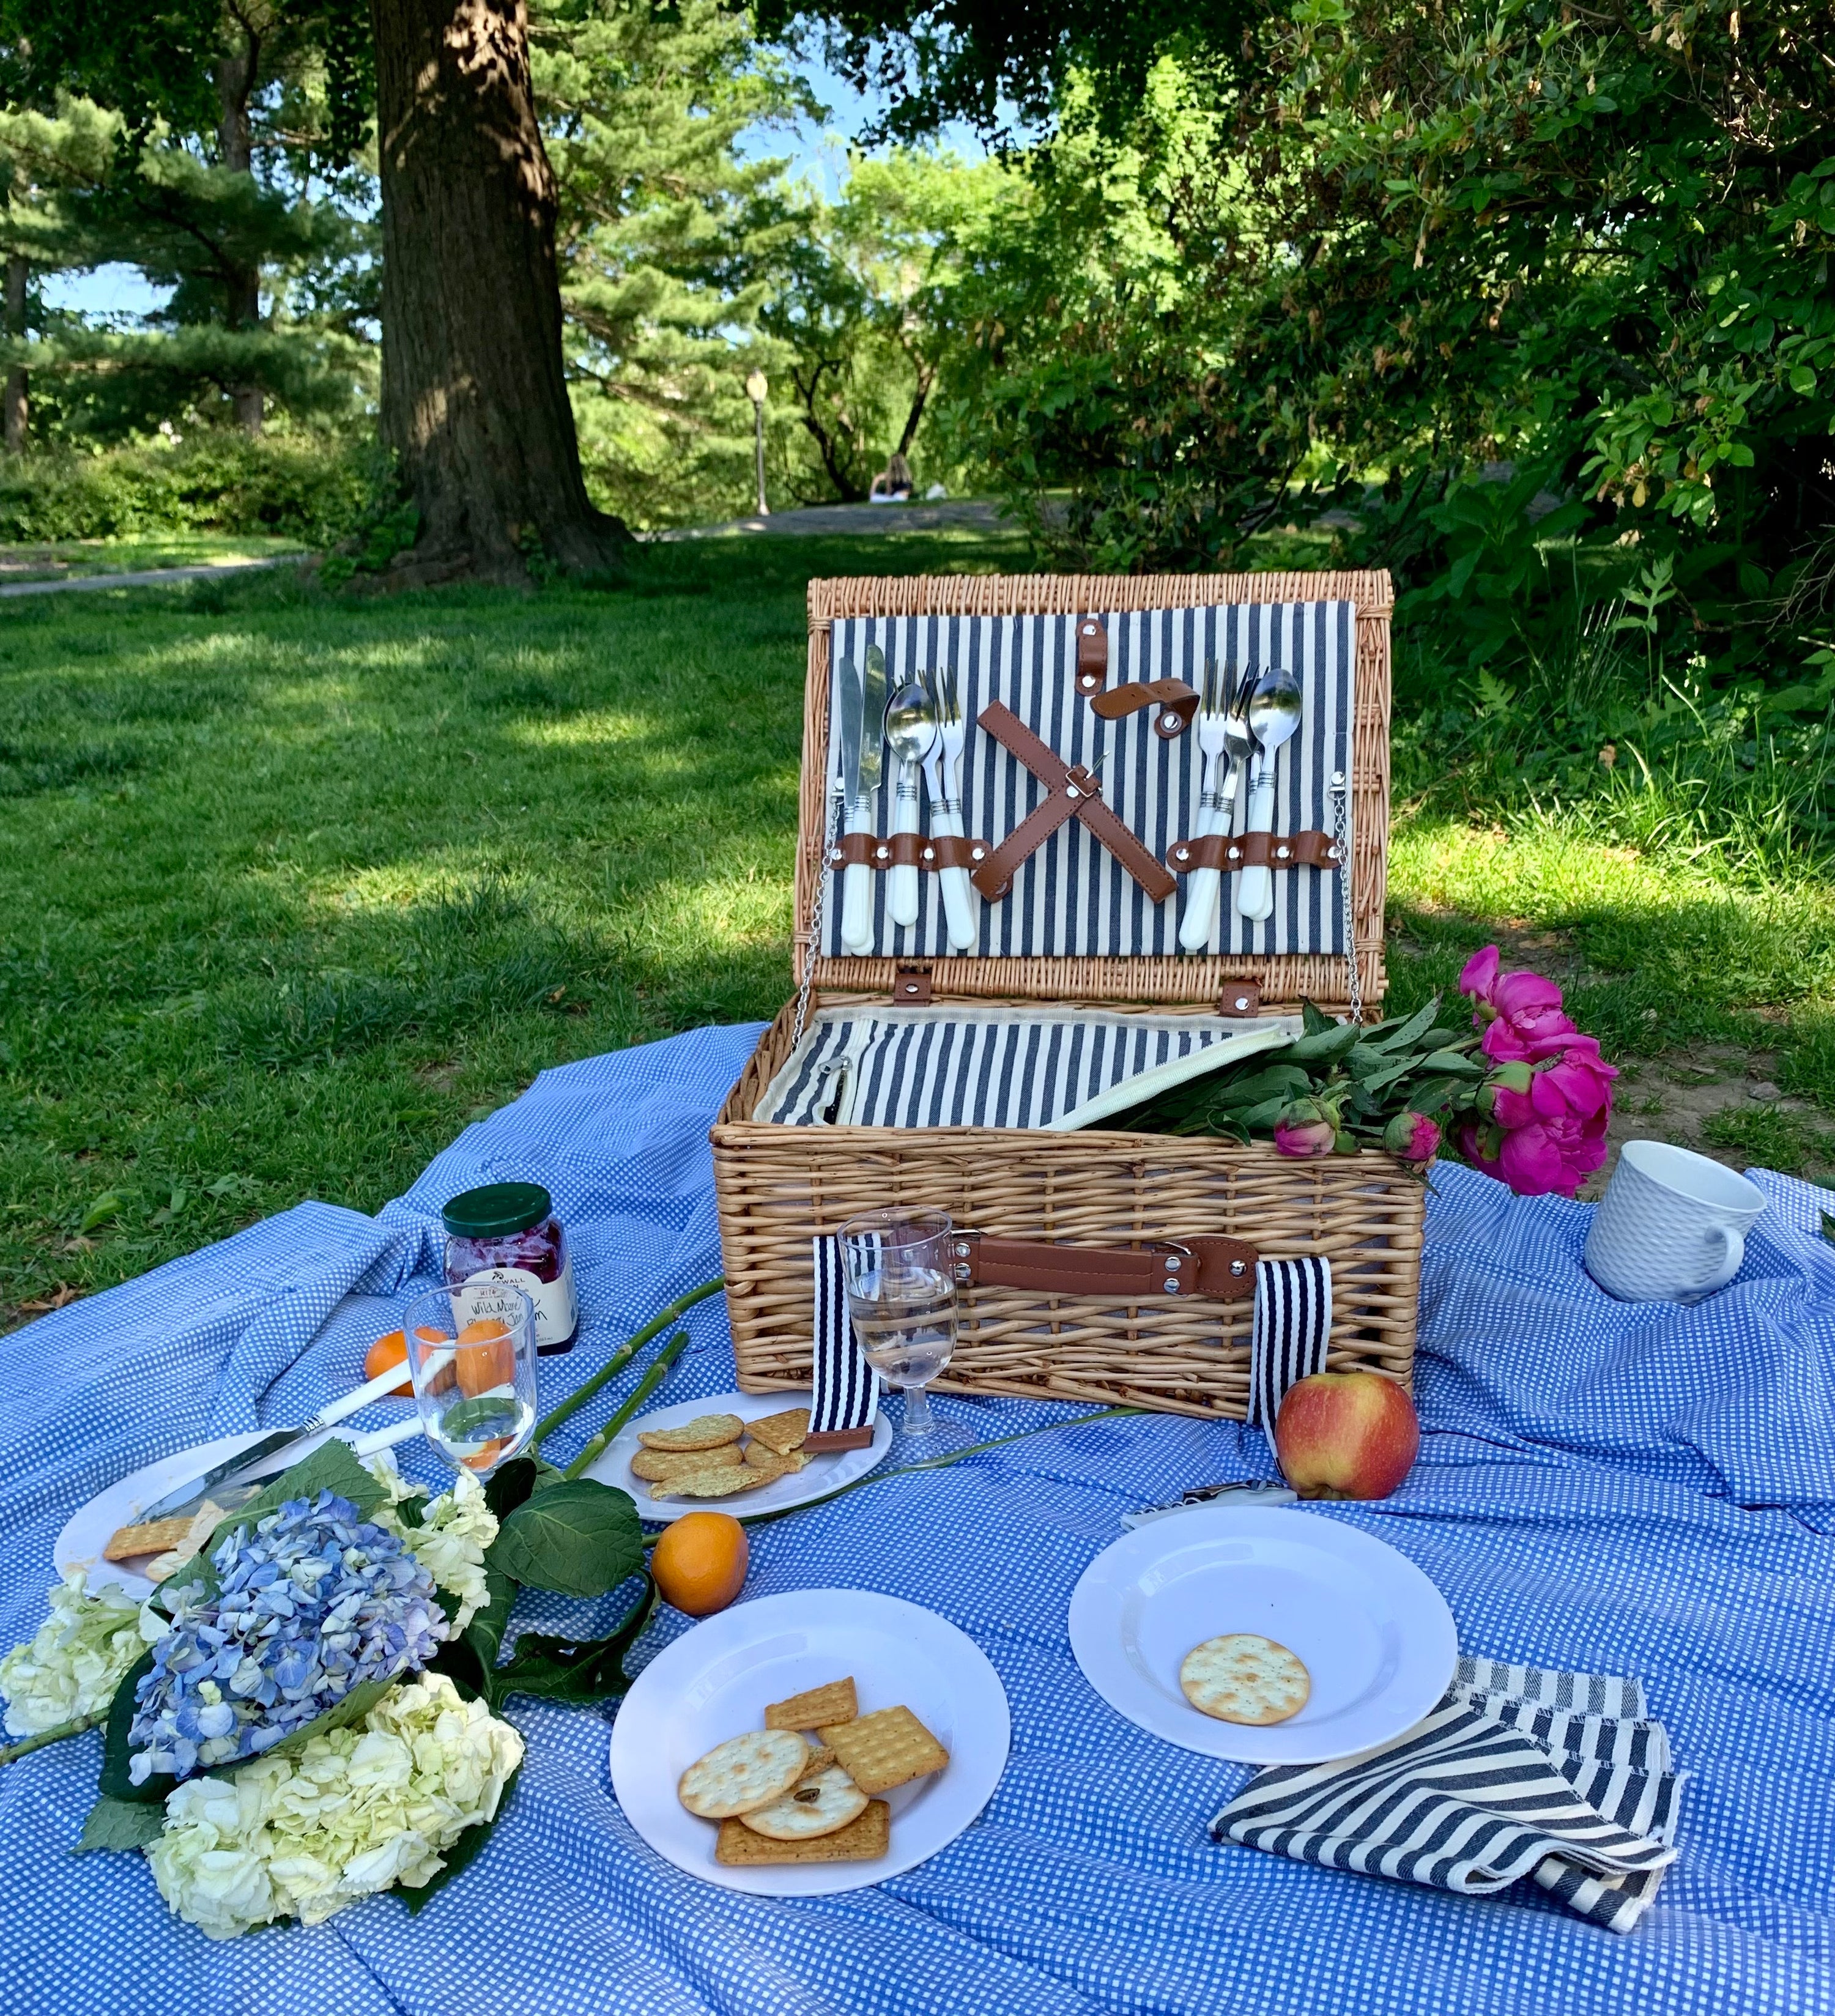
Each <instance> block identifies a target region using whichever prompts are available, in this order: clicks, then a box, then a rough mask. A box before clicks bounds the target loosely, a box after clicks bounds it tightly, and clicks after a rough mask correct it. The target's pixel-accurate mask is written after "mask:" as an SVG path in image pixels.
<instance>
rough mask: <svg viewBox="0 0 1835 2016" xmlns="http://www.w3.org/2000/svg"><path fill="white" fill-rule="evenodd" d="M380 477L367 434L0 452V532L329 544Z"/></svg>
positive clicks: (358, 514) (214, 437)
mask: <svg viewBox="0 0 1835 2016" xmlns="http://www.w3.org/2000/svg"><path fill="white" fill-rule="evenodd" d="M387 481H388V470H387V463H386V459H385V458H384V457H383V453H382V451H381V450H380V448H378V447H377V446H376V445H375V444H374V443H373V442H372V441H368V440H362V439H354V440H353V439H350V438H347V437H313V436H309V435H295V436H291V437H290V436H286V435H280V436H277V437H269V438H265V439H260V440H251V439H250V437H248V436H247V435H246V434H232V433H228V432H227V431H225V432H221V433H210V434H192V435H189V436H188V437H186V439H185V441H182V442H181V443H180V444H179V445H177V446H175V447H173V448H115V449H111V450H110V451H109V452H107V453H106V454H103V455H61V454H39V455H23V456H8V457H6V458H5V459H4V460H0V542H9V543H20V544H38V543H41V542H49V541H52V540H59V539H118V538H149V537H157V536H159V535H162V534H166V533H172V532H225V533H231V534H235V535H240V536H243V537H246V536H250V535H261V534H269V535H275V536H277V537H282V538H296V539H299V540H301V541H302V542H304V543H305V544H306V545H311V546H314V547H318V548H324V547H327V546H329V545H333V544H335V543H336V541H337V540H339V539H340V538H343V537H344V535H345V534H347V532H348V531H351V528H352V527H354V525H355V524H357V523H358V520H359V519H360V518H362V516H363V514H364V513H365V510H366V509H367V508H368V507H369V505H370V503H371V501H372V498H373V497H374V495H376V491H378V489H379V488H381V487H383V485H384V484H385V483H386V482H387Z"/></svg>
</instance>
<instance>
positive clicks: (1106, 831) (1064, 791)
mask: <svg viewBox="0 0 1835 2016" xmlns="http://www.w3.org/2000/svg"><path fill="white" fill-rule="evenodd" d="M981 725H982V726H983V727H984V729H987V731H988V733H989V734H990V735H991V736H993V737H994V739H995V741H996V742H998V743H999V744H1000V746H1001V747H1002V748H1003V749H1004V750H1006V751H1007V753H1008V754H1009V755H1011V756H1014V757H1016V758H1018V759H1019V761H1020V762H1022V763H1024V765H1025V766H1026V768H1027V769H1028V770H1030V771H1031V772H1032V774H1033V776H1035V777H1036V778H1037V779H1038V781H1039V782H1040V783H1042V784H1044V785H1045V786H1047V787H1049V796H1048V797H1046V798H1045V799H1044V800H1043V801H1042V802H1041V803H1040V804H1039V805H1037V806H1035V807H1034V809H1033V810H1032V812H1031V814H1030V815H1028V816H1027V818H1026V819H1024V820H1022V821H1021V823H1020V824H1019V825H1018V826H1016V827H1015V828H1014V829H1013V831H1012V832H1011V833H1009V834H1008V835H1007V837H1006V839H1005V840H1003V841H1002V842H1001V844H999V846H998V847H997V848H995V850H994V851H993V852H992V853H991V855H989V856H988V859H986V860H985V861H984V862H982V863H981V865H980V866H979V867H978V868H974V869H970V873H969V880H970V881H971V882H973V884H974V885H975V887H977V889H979V890H980V892H981V894H982V895H983V896H984V897H985V898H987V899H988V902H991V903H992V902H998V901H999V899H1000V898H1002V896H1004V895H1006V893H1007V891H1009V889H1010V888H1011V887H1013V876H1014V873H1015V872H1016V870H1017V869H1018V868H1019V866H1020V863H1021V862H1023V861H1024V860H1025V859H1027V856H1028V855H1030V854H1031V852H1032V851H1033V850H1034V848H1038V847H1040V846H1042V844H1044V843H1045V841H1047V840H1048V839H1049V837H1051V835H1052V834H1053V833H1056V831H1057V830H1058V828H1059V827H1060V826H1062V825H1063V823H1064V822H1065V820H1066V819H1071V818H1076V819H1081V820H1082V822H1083V823H1084V824H1085V826H1087V827H1088V829H1089V830H1090V831H1091V833H1093V834H1094V835H1095V836H1096V838H1097V839H1098V840H1099V841H1101V842H1102V844H1103V846H1104V847H1106V848H1107V849H1108V850H1109V851H1110V853H1111V854H1112V855H1114V857H1115V859H1117V861H1119V862H1121V866H1123V867H1124V868H1125V869H1127V870H1128V873H1129V874H1130V875H1132V877H1134V879H1135V881H1137V882H1138V883H1139V884H1140V886H1141V887H1142V888H1143V889H1144V890H1146V892H1147V894H1148V895H1150V897H1152V898H1153V901H1154V902H1156V903H1164V902H1165V900H1166V898H1168V896H1170V895H1171V894H1172V892H1173V891H1175V889H1176V888H1177V887H1178V883H1177V882H1175V880H1173V878H1172V877H1171V876H1170V875H1168V873H1167V872H1166V870H1165V869H1164V868H1162V867H1161V866H1160V864H1159V862H1157V861H1156V860H1155V859H1153V856H1152V855H1150V853H1148V851H1147V850H1146V848H1144V847H1142V845H1141V844H1140V842H1139V841H1138V840H1136V839H1135V837H1134V835H1133V834H1132V833H1130V832H1129V831H1128V829H1127V827H1126V826H1124V825H1123V824H1122V823H1121V820H1120V819H1117V817H1116V815H1115V814H1114V812H1112V811H1110V808H1109V807H1108V806H1107V805H1104V804H1103V799H1102V794H1101V790H1100V787H1099V786H1098V784H1097V783H1096V779H1095V777H1094V776H1092V774H1091V773H1090V772H1088V770H1086V769H1084V768H1083V767H1082V765H1078V766H1077V767H1076V768H1075V769H1073V768H1072V767H1071V766H1070V764H1068V763H1067V762H1066V761H1064V759H1063V757H1061V756H1060V755H1059V754H1058V753H1057V751H1056V750H1055V749H1051V748H1048V747H1046V745H1045V743H1042V742H1041V741H1040V740H1039V739H1038V736H1036V735H1034V733H1032V731H1031V729H1029V728H1028V727H1027V725H1026V724H1025V722H1023V721H1022V720H1021V719H1020V717H1019V716H1018V715H1016V714H1015V713H1014V712H1013V711H1012V709H1011V708H1009V707H1002V704H1000V702H999V701H998V700H992V701H990V702H989V704H988V705H987V706H986V707H983V708H982V710H981Z"/></svg>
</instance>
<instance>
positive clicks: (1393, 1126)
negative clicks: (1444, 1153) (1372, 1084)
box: [1383, 1112, 1440, 1162]
mask: <svg viewBox="0 0 1835 2016" xmlns="http://www.w3.org/2000/svg"><path fill="white" fill-rule="evenodd" d="M1383 1147H1385V1148H1387V1150H1389V1152H1390V1154H1392V1155H1399V1156H1400V1157H1401V1159H1402V1160H1403V1161H1405V1162H1430V1161H1432V1160H1433V1159H1434V1154H1435V1152H1436V1151H1437V1149H1438V1148H1439V1147H1440V1129H1439V1127H1438V1126H1437V1125H1436V1123H1435V1122H1434V1121H1431V1120H1430V1119H1429V1118H1427V1114H1424V1113H1412V1112H1410V1113H1398V1114H1396V1116H1395V1118H1394V1119H1393V1120H1391V1121H1390V1123H1389V1125H1387V1127H1385V1128H1384V1129H1383Z"/></svg>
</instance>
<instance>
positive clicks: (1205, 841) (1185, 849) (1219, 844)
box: [1166, 832, 1344, 875]
mask: <svg viewBox="0 0 1835 2016" xmlns="http://www.w3.org/2000/svg"><path fill="white" fill-rule="evenodd" d="M1343 855H1344V851H1343V849H1342V848H1340V846H1339V844H1338V843H1337V841H1335V840H1334V839H1333V837H1332V836H1331V835H1330V834H1329V833H1317V832H1314V833H1236V834H1234V835H1232V834H1229V833H1200V834H1199V835H1198V837H1196V839H1195V840H1175V841H1174V842H1173V843H1172V844H1171V846H1170V847H1169V848H1167V850H1166V865H1167V866H1168V868H1170V869H1171V870H1172V872H1173V873H1174V874H1175V875H1189V874H1190V873H1191V872H1192V870H1193V869H1194V868H1222V869H1237V868H1336V867H1337V866H1338V865H1339V862H1340V861H1341V860H1342V859H1343Z"/></svg>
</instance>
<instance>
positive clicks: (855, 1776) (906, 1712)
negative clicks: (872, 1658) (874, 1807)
mask: <svg viewBox="0 0 1835 2016" xmlns="http://www.w3.org/2000/svg"><path fill="white" fill-rule="evenodd" d="M818 1733H819V1735H820V1736H821V1737H822V1741H823V1742H824V1743H826V1744H828V1746H829V1748H830V1749H831V1750H833V1751H834V1753H835V1755H836V1756H837V1758H838V1759H840V1764H841V1768H842V1769H843V1770H844V1771H845V1772H846V1773H847V1775H848V1777H850V1778H851V1779H852V1780H854V1782H855V1784H857V1785H858V1787H860V1789H861V1790H862V1791H863V1792H889V1791H891V1789H892V1787H894V1785H903V1784H909V1782H910V1780H912V1779H913V1778H922V1777H924V1776H925V1774H926V1773H928V1772H931V1771H941V1769H943V1768H944V1766H945V1765H946V1764H948V1762H949V1752H948V1751H947V1750H945V1749H944V1747H943V1746H942V1744H941V1743H939V1742H938V1741H937V1739H936V1737H934V1736H933V1735H932V1734H931V1733H930V1731H929V1730H927V1729H926V1728H925V1726H923V1723H921V1722H919V1720H918V1719H917V1717H916V1715H913V1714H912V1712H911V1710H910V1709H909V1708H880V1710H879V1711H878V1712H876V1714H873V1715H860V1716H858V1717H857V1718H856V1719H855V1720H854V1721H852V1722H843V1723H833V1724H830V1723H824V1724H823V1725H822V1726H821V1728H820V1729H819V1731H818Z"/></svg>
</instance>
